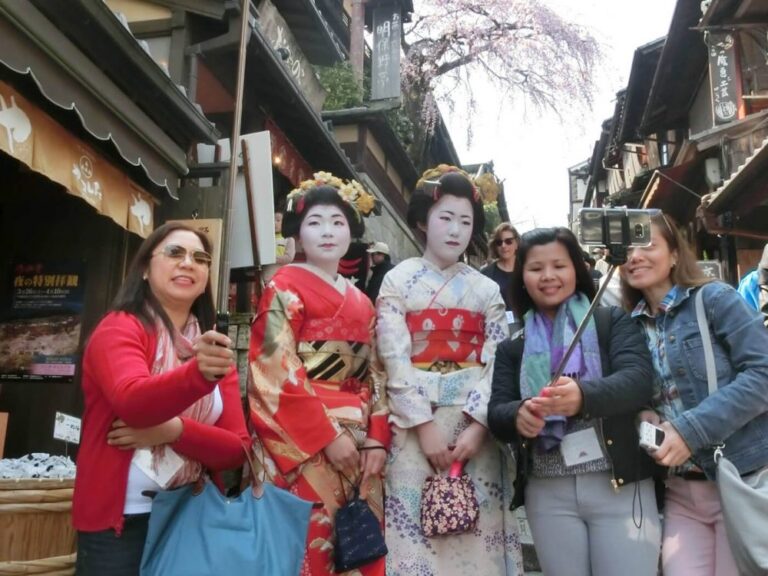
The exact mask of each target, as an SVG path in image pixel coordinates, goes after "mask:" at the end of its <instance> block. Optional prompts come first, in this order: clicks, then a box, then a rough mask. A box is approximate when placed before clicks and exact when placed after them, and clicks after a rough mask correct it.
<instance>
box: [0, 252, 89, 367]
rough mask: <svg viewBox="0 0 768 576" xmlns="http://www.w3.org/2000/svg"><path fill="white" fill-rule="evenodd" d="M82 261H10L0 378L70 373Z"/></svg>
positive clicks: (0, 325)
mask: <svg viewBox="0 0 768 576" xmlns="http://www.w3.org/2000/svg"><path fill="white" fill-rule="evenodd" d="M84 270H85V265H84V263H82V262H77V261H73V262H45V261H40V262H16V263H14V264H12V267H11V274H10V284H11V285H10V287H9V293H10V296H11V297H10V299H9V304H8V306H7V307H6V309H5V310H4V311H3V313H2V316H0V378H6V379H9V378H10V379H50V378H56V379H65V380H71V379H72V377H73V376H74V375H75V366H76V363H77V351H78V345H79V344H80V324H81V315H82V311H83V301H84V295H85V275H84Z"/></svg>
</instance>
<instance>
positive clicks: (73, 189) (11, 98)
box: [0, 81, 154, 238]
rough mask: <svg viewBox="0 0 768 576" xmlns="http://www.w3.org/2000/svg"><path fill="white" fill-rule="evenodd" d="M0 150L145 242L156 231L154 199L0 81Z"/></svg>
mask: <svg viewBox="0 0 768 576" xmlns="http://www.w3.org/2000/svg"><path fill="white" fill-rule="evenodd" d="M0 151H3V152H5V153H6V154H8V155H10V156H13V157H14V158H16V159H17V160H19V161H20V162H23V163H24V164H26V165H27V166H29V167H30V168H31V169H32V170H34V171H36V172H39V173H41V174H43V175H45V176H46V177H48V178H50V179H51V180H53V181H54V182H57V183H58V184H60V185H62V186H63V187H64V188H65V189H66V190H67V192H68V193H69V194H72V195H73V196H76V197H78V198H80V199H82V200H83V201H85V202H87V203H88V204H90V205H91V206H92V207H93V208H94V209H95V210H96V211H97V212H98V213H99V214H102V215H104V216H107V217H108V218H111V219H112V220H113V221H114V222H115V223H116V224H118V225H119V226H122V227H123V228H125V229H126V230H129V231H131V232H135V233H136V234H138V235H139V236H142V237H143V238H146V237H147V236H149V234H150V232H152V230H153V229H154V217H153V212H154V199H153V198H152V196H150V195H149V194H148V193H146V192H145V191H144V190H142V189H141V188H139V187H138V186H137V185H136V184H135V183H134V182H133V181H132V180H131V179H130V178H129V177H128V176H127V175H125V174H124V173H123V172H121V171H120V170H118V169H117V168H115V167H114V166H113V165H112V164H111V163H110V162H109V161H108V160H106V159H105V158H104V157H103V156H102V155H101V154H99V153H98V152H96V151H95V150H94V149H93V148H91V147H90V146H89V145H88V144H86V143H85V142H83V141H82V140H80V139H79V138H77V137H75V136H73V135H72V134H71V133H70V132H68V131H67V130H66V128H64V127H63V126H62V125H61V124H59V123H58V122H56V121H55V120H54V119H53V118H51V117H50V116H48V114H46V113H45V112H43V111H42V110H40V109H39V108H38V107H37V106H35V105H34V104H32V103H30V102H29V101H28V100H27V99H26V98H24V96H22V95H21V94H20V93H19V92H17V91H16V90H14V89H13V88H12V87H11V86H10V85H8V84H6V83H4V82H2V81H0Z"/></svg>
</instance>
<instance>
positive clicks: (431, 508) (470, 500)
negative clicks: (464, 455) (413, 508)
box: [421, 462, 480, 538]
mask: <svg viewBox="0 0 768 576" xmlns="http://www.w3.org/2000/svg"><path fill="white" fill-rule="evenodd" d="M463 467H464V465H463V463H461V462H454V464H453V466H451V469H450V471H449V472H448V475H447V476H445V475H442V474H439V473H438V472H435V474H434V475H432V476H428V477H427V479H426V480H425V481H424V487H423V488H422V489H421V531H422V533H423V534H424V536H427V537H428V538H431V537H433V536H446V535H449V534H462V533H464V532H471V531H472V530H474V528H475V525H476V524H477V518H478V516H479V515H480V507H479V505H478V503H477V496H476V495H475V486H474V485H473V484H472V479H471V478H470V477H469V474H467V473H466V472H464V470H463Z"/></svg>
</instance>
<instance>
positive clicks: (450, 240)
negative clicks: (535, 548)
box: [376, 172, 523, 576]
mask: <svg viewBox="0 0 768 576" xmlns="http://www.w3.org/2000/svg"><path fill="white" fill-rule="evenodd" d="M450 174H451V175H450V176H449V177H448V179H447V180H446V177H445V176H443V177H442V178H440V180H439V182H440V184H441V185H442V186H440V187H438V188H437V191H434V188H433V191H432V193H431V194H430V195H431V197H432V202H424V201H423V199H422V204H423V206H422V212H423V214H421V218H418V216H419V211H418V210H413V208H412V207H411V209H409V222H410V223H411V224H412V225H413V224H414V222H412V221H411V220H412V216H413V217H414V218H415V223H416V224H418V225H419V227H420V228H422V229H423V230H425V231H426V233H427V249H426V251H425V253H424V257H422V258H411V259H409V260H406V261H404V262H402V263H401V264H399V265H398V266H396V267H395V268H394V269H393V270H391V271H390V272H389V273H388V274H387V275H386V277H385V278H384V282H383V284H382V287H381V291H380V293H379V298H378V300H377V317H378V320H377V330H376V331H377V335H378V350H379V354H380V357H381V359H382V360H383V361H384V363H385V366H386V369H387V375H388V383H387V394H388V397H389V409H390V422H391V424H392V432H393V439H392V448H391V456H390V461H389V465H388V470H387V474H386V490H385V494H386V500H385V521H386V540H387V547H388V548H389V554H388V556H387V575H388V576H451V575H456V576H459V575H462V576H464V575H470V576H513V575H517V574H522V573H523V569H522V560H521V552H520V542H519V538H518V532H517V522H516V519H515V517H514V515H513V514H512V513H511V512H510V511H509V503H510V501H511V497H512V493H511V490H512V478H511V477H510V475H509V469H510V468H511V467H509V466H507V463H506V461H505V456H504V454H503V451H502V449H501V448H500V447H499V445H498V444H497V443H496V442H495V441H494V440H493V438H492V437H491V436H490V434H489V433H488V432H487V430H486V425H487V423H486V413H487V412H486V408H487V404H488V399H489V397H490V391H491V370H492V368H493V358H494V353H495V350H496V346H497V345H498V343H499V342H501V341H502V340H503V339H504V338H505V337H506V336H507V322H506V317H505V305H504V301H503V300H502V298H501V295H500V294H499V288H498V285H497V284H496V283H495V282H493V281H492V280H490V279H489V278H487V277H485V276H483V275H482V274H481V273H480V272H478V271H477V270H475V269H473V268H471V267H470V266H467V265H466V264H463V263H461V262H458V259H459V257H460V256H461V254H462V253H463V252H464V250H466V247H467V245H468V243H469V238H470V236H471V234H472V231H473V230H476V228H475V225H474V224H476V222H473V216H475V218H474V220H476V219H477V218H476V216H477V214H478V211H477V210H476V209H475V208H474V204H475V202H476V201H477V200H476V198H475V196H474V195H471V196H469V197H466V196H463V195H459V194H456V193H455V192H454V191H453V190H454V188H455V186H456V179H455V177H456V176H459V174H458V173H455V172H454V173H450ZM425 176H427V178H426V180H429V173H427V174H425ZM433 178H434V175H433ZM451 179H453V182H451ZM423 180H424V179H423ZM421 183H422V181H420V184H421ZM428 183H429V182H428ZM459 184H461V182H459ZM459 188H461V186H459ZM470 190H471V192H470V194H472V192H473V191H474V190H473V189H471V188H470ZM423 193H424V192H422V194H423ZM417 194H419V190H418V188H417V191H416V192H414V198H416V197H417ZM412 205H413V200H412ZM425 208H426V209H425ZM414 213H415V215H414ZM481 225H482V223H481ZM455 460H461V461H466V465H465V470H466V471H467V472H468V474H469V475H470V476H471V478H472V480H473V483H474V486H475V491H476V494H477V499H478V502H479V505H480V515H479V519H478V523H477V526H476V528H475V530H474V531H472V532H468V533H465V534H458V535H450V536H440V537H435V538H427V537H425V536H423V534H422V533H421V528H420V497H421V490H422V486H423V484H424V480H425V479H426V478H427V476H430V475H432V474H434V472H433V468H438V469H442V470H445V469H446V468H448V467H449V466H450V465H451V464H452V463H453V461H455ZM443 473H444V472H443Z"/></svg>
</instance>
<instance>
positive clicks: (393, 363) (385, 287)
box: [376, 272, 432, 428]
mask: <svg viewBox="0 0 768 576" xmlns="http://www.w3.org/2000/svg"><path fill="white" fill-rule="evenodd" d="M405 313H406V306H405V301H404V300H403V297H402V294H401V293H400V291H399V290H398V287H397V285H396V275H395V274H393V273H392V272H390V273H389V274H387V275H386V276H385V277H384V281H383V282H382V284H381V291H380V292H379V297H378V299H377V300H376V316H377V321H376V337H377V342H378V344H377V346H378V352H379V358H380V359H381V361H382V362H383V363H384V367H385V368H386V370H387V386H386V393H387V395H388V400H389V410H390V415H389V419H390V422H392V423H393V424H395V425H396V426H398V427H399V428H413V427H415V426H418V425H419V424H424V423H425V422H430V421H431V420H432V406H431V404H430V401H429V396H428V395H427V392H426V390H424V389H423V388H421V387H419V386H417V384H416V382H417V379H416V378H415V375H414V370H416V368H414V367H413V365H412V364H411V335H410V333H409V332H408V326H407V324H406V322H405Z"/></svg>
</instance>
